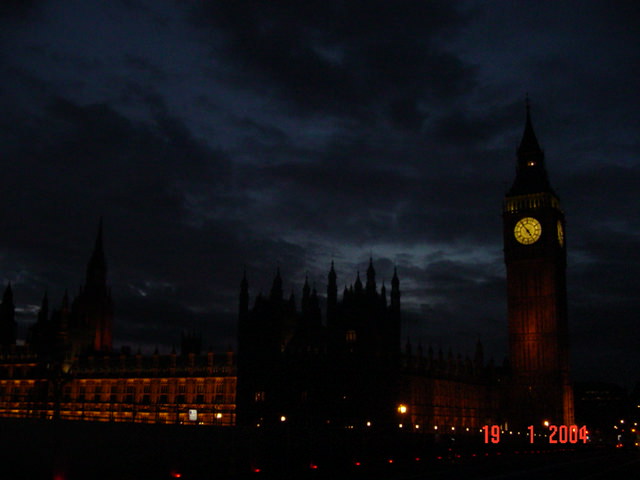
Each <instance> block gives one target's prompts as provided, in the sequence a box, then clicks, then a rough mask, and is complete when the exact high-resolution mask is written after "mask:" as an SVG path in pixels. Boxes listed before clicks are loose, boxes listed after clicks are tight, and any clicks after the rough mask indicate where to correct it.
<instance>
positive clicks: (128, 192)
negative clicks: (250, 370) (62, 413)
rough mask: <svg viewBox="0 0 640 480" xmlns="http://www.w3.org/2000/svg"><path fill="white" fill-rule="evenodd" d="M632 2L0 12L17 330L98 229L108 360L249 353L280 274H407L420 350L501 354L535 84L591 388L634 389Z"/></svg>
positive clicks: (6, 198) (9, 251)
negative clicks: (176, 347)
mask: <svg viewBox="0 0 640 480" xmlns="http://www.w3.org/2000/svg"><path fill="white" fill-rule="evenodd" d="M639 25H640V8H639V5H638V3H636V2H630V1H629V2H622V1H621V2H609V1H600V2H594V1H580V2H578V1H575V2H563V1H559V2H539V1H529V2H508V1H501V2H497V1H494V2H484V1H483V2H418V1H416V2H406V1H393V2H392V1H344V2H337V1H328V0H323V1H311V0H306V1H303V2H271V1H267V2H265V1H253V2H248V1H239V0H237V1H232V2H226V1H220V2H215V1H195V0H194V1H169V0H164V1H160V0H113V1H110V2H102V1H98V0H64V1H62V0H60V1H46V0H41V1H38V0H31V1H24V0H23V1H17V0H14V1H8V2H7V1H4V2H2V6H0V69H1V72H0V74H1V80H0V108H1V112H2V114H1V115H0V155H1V157H0V159H1V165H2V175H1V177H0V178H1V181H2V185H1V188H0V280H2V281H3V282H4V283H6V282H8V281H11V282H12V283H13V285H14V294H15V301H16V304H17V306H18V308H19V313H20V328H21V335H24V333H25V332H26V326H27V325H28V324H29V323H30V322H32V321H33V318H34V314H35V312H36V311H37V309H38V305H39V302H40V299H41V297H42V295H43V293H44V291H45V290H48V291H49V294H50V297H51V299H52V303H53V304H54V306H57V305H58V304H59V301H60V299H61V297H62V294H63V292H64V289H65V288H68V289H69V290H70V292H71V293H75V292H77V289H78V287H79V286H80V284H81V283H82V282H83V276H84V269H85V265H86V262H87V260H88V258H89V255H90V253H91V249H92V246H93V241H94V237H95V233H96V228H97V224H98V218H99V217H100V215H103V216H104V225H105V249H106V254H107V259H108V265H109V283H110V284H111V286H112V288H113V296H114V299H115V304H116V317H115V326H114V329H115V332H114V334H115V338H116V340H117V342H116V343H117V344H118V346H119V345H122V344H129V345H132V347H133V348H136V347H138V346H140V347H141V348H142V349H143V351H146V352H149V351H151V349H153V348H154V347H155V346H156V345H159V346H160V349H161V351H168V349H170V348H171V345H172V344H173V343H177V341H178V339H179V335H180V332H181V331H182V330H184V329H195V330H197V331H202V333H203V336H204V343H205V345H212V346H213V347H214V349H216V350H219V349H223V348H226V347H227V346H228V345H233V343H234V342H235V338H234V336H235V318H236V313H237V295H238V287H239V283H240V279H241V276H242V271H243V268H244V267H246V270H247V275H248V278H249V282H250V293H251V295H252V298H254V297H255V295H257V293H258V292H260V291H264V292H266V291H268V289H269V288H270V283H271V281H272V279H273V276H274V273H275V270H276V267H277V266H279V267H280V269H281V271H282V274H283V278H284V285H285V291H286V292H287V293H288V292H290V291H291V290H292V289H293V291H294V292H295V293H296V294H297V295H298V298H299V296H300V295H299V294H300V289H301V286H302V283H303V281H304V276H305V273H306V272H308V274H309V278H310V280H311V281H312V282H315V284H316V286H317V288H318V289H319V291H321V292H322V293H323V294H324V291H325V288H326V274H327V271H328V268H329V264H330V262H331V260H332V259H334V260H335V264H336V269H337V273H338V282H339V285H340V287H339V288H340V290H341V289H342V287H343V286H344V284H345V283H348V284H351V283H352V282H353V281H354V280H355V274H356V271H358V270H360V271H361V272H362V271H363V270H364V269H365V268H366V264H367V262H368V258H369V255H372V256H373V258H374V265H375V267H376V271H377V275H378V282H379V284H380V283H381V282H382V280H383V279H386V283H387V285H388V284H389V281H390V278H391V275H392V272H393V267H394V265H395V266H397V268H398V274H399V276H400V281H401V290H402V292H403V297H402V299H403V312H404V325H403V332H404V333H403V336H404V338H406V336H407V335H410V336H411V337H412V338H413V339H414V342H417V341H418V340H421V341H422V342H423V344H425V345H427V344H432V345H433V346H434V347H435V348H437V347H438V346H442V348H443V349H444V350H445V351H446V350H447V349H448V348H449V347H452V348H453V349H454V352H457V351H459V352H462V353H463V354H464V353H470V352H472V350H473V346H474V344H475V342H476V340H477V339H478V338H480V339H482V340H483V342H484V343H485V344H486V350H487V351H488V354H490V355H493V356H494V357H495V359H496V362H498V363H500V362H501V361H502V359H503V357H504V356H505V354H506V338H507V327H506V299H505V269H504V263H503V257H502V236H501V235H502V233H501V231H502V224H501V202H502V199H503V196H504V193H505V191H506V189H507V188H508V186H509V185H510V183H511V181H512V180H513V177H514V171H515V149H516V147H517V145H518V142H519V140H520V136H521V134H522V129H523V126H524V97H525V92H529V96H530V98H531V104H532V115H533V122H534V127H535V129H536V133H537V135H538V138H539V140H540V143H541V144H542V146H543V148H544V149H545V152H546V159H547V166H548V169H549V174H550V178H551V182H552V184H553V186H554V188H555V190H556V191H557V192H558V194H559V195H560V198H561V201H562V203H563V206H564V209H565V212H566V216H567V237H568V242H567V243H568V246H569V260H568V264H569V265H568V271H569V274H568V291H569V303H570V332H571V343H572V352H571V355H572V368H573V376H574V379H576V380H585V379H594V380H597V379H602V380H614V381H617V382H620V383H623V384H625V385H630V384H632V383H633V382H635V381H636V380H638V379H639V378H640V371H639V370H640V353H639V348H638V344H639V341H640V327H639V314H638V312H640V300H639V298H638V283H639V281H638V278H640V262H639V260H640V258H639V254H638V247H639V246H640V245H639V240H640V234H639V233H638V226H637V223H638V221H639V220H640V201H639V200H638V192H639V190H640V162H639V152H640V145H639V143H638V138H639V137H638V132H639V130H640V128H639V127H640V115H639V113H638V112H640V101H639V97H640V96H639V94H638V87H639V84H638V79H639V78H640V47H639V45H640V38H639V37H640V35H639V33H638V32H639V31H640V28H638V26H639Z"/></svg>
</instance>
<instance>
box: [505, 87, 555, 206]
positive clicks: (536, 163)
mask: <svg viewBox="0 0 640 480" xmlns="http://www.w3.org/2000/svg"><path fill="white" fill-rule="evenodd" d="M525 106H526V119H525V125H524V132H523V133H522V139H521V140H520V146H519V147H518V150H517V152H516V153H517V157H518V160H517V163H516V178H515V180H514V182H513V185H512V186H511V189H510V190H509V192H508V193H507V195H508V196H516V195H527V194H530V193H541V192H553V190H552V189H551V186H550V185H549V178H548V176H547V170H546V168H545V166H544V152H543V151H542V149H541V148H540V144H539V143H538V139H537V137H536V134H535V132H534V131H533V122H532V121H531V105H530V104H529V97H528V96H527V98H526V101H525Z"/></svg>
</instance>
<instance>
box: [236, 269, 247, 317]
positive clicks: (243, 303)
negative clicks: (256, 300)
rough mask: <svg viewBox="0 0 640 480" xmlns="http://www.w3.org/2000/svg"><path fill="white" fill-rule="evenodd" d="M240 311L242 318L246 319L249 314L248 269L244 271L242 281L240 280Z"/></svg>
mask: <svg viewBox="0 0 640 480" xmlns="http://www.w3.org/2000/svg"><path fill="white" fill-rule="evenodd" d="M238 313H239V316H240V319H245V318H246V317H247V315H248V314H249V282H248V281H247V270H246V269H245V270H244V272H243V273H242V281H241V282H240V298H239V309H238Z"/></svg>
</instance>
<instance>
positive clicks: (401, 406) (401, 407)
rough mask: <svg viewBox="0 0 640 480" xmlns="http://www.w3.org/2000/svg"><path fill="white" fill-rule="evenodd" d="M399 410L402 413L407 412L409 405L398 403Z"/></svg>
mask: <svg viewBox="0 0 640 480" xmlns="http://www.w3.org/2000/svg"><path fill="white" fill-rule="evenodd" d="M398 412H400V413H407V406H406V405H402V404H401V405H398Z"/></svg>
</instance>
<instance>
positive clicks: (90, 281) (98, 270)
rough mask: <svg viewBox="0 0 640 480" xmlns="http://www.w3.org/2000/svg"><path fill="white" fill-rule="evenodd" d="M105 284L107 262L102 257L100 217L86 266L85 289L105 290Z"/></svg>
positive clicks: (103, 256)
mask: <svg viewBox="0 0 640 480" xmlns="http://www.w3.org/2000/svg"><path fill="white" fill-rule="evenodd" d="M106 283H107V262H106V260H105V255H104V247H103V242H102V217H100V222H99V223H98V233H97V234H96V241H95V244H94V246H93V252H92V253H91V258H90V259H89V263H88V264H87V279H86V283H85V288H86V289H89V290H91V289H94V288H95V289H100V290H102V289H106Z"/></svg>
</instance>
